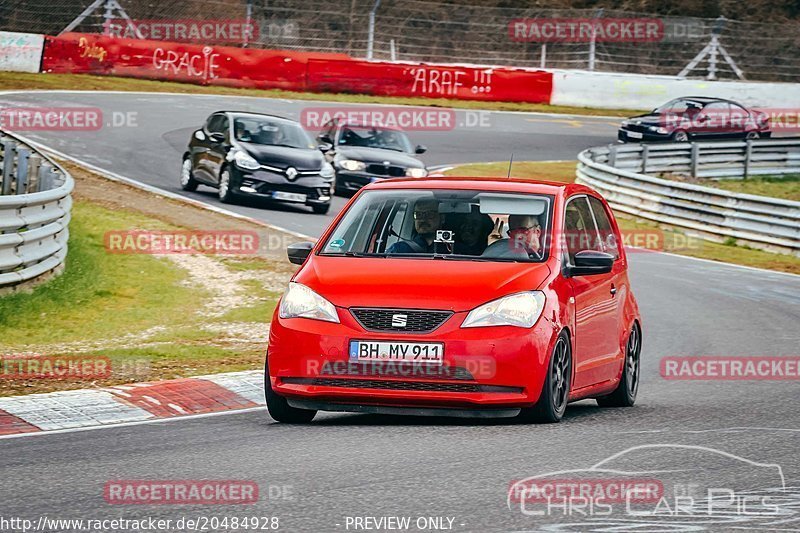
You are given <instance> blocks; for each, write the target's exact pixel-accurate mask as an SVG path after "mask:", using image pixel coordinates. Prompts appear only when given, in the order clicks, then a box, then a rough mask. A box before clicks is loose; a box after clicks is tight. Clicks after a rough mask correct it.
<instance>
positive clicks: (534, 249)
mask: <svg viewBox="0 0 800 533" xmlns="http://www.w3.org/2000/svg"><path fill="white" fill-rule="evenodd" d="M541 236H542V226H541V224H539V217H535V216H533V215H510V216H509V217H508V238H509V246H510V247H511V248H512V249H514V250H522V251H524V252H525V253H527V254H529V255H530V254H534V253H539V250H540V249H541V247H542V244H541V240H540V238H541Z"/></svg>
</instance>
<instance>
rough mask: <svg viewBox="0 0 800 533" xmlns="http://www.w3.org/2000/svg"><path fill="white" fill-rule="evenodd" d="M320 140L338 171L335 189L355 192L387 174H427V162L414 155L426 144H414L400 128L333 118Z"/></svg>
mask: <svg viewBox="0 0 800 533" xmlns="http://www.w3.org/2000/svg"><path fill="white" fill-rule="evenodd" d="M317 141H318V142H319V143H320V149H321V150H323V151H324V153H325V157H326V158H327V160H328V161H329V162H331V163H332V164H333V168H334V170H335V172H336V182H335V192H336V193H348V192H349V193H352V192H355V191H358V190H359V189H360V188H361V187H363V186H364V185H367V184H369V183H372V182H374V181H378V180H381V179H385V178H400V177H403V178H424V177H426V176H427V175H428V171H427V169H426V168H425V164H424V163H423V162H422V161H420V160H419V159H417V158H416V157H414V156H415V154H422V153H425V151H426V148H425V147H424V146H421V145H417V146H414V145H412V144H411V141H410V140H409V138H408V136H407V135H406V134H405V133H404V132H402V131H400V130H397V129H392V128H386V127H382V126H374V125H370V126H362V125H358V124H353V123H347V122H345V121H343V120H341V119H333V120H331V121H330V122H328V123H327V124H325V126H324V128H323V130H322V131H321V132H320V134H319V135H318V136H317Z"/></svg>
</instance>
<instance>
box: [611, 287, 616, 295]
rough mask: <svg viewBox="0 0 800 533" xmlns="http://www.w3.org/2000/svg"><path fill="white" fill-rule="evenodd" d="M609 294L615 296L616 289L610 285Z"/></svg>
mask: <svg viewBox="0 0 800 533" xmlns="http://www.w3.org/2000/svg"><path fill="white" fill-rule="evenodd" d="M610 292H611V296H614V295H615V294H617V288H616V287H615V286H613V285H612V286H611V291H610Z"/></svg>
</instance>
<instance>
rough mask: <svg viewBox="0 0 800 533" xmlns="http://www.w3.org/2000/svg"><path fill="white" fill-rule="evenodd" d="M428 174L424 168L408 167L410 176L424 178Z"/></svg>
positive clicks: (407, 174) (407, 170) (407, 173)
mask: <svg viewBox="0 0 800 533" xmlns="http://www.w3.org/2000/svg"><path fill="white" fill-rule="evenodd" d="M427 175H428V171H427V170H425V169H424V168H407V169H406V176H408V177H409V178H424V177H425V176H427Z"/></svg>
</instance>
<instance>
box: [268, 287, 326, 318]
mask: <svg viewBox="0 0 800 533" xmlns="http://www.w3.org/2000/svg"><path fill="white" fill-rule="evenodd" d="M278 314H279V316H280V317H281V318H311V319H314V320H324V321H326V322H335V323H337V324H338V323H339V315H338V314H337V313H336V308H335V307H334V306H333V304H332V303H330V302H329V301H328V300H326V299H325V298H323V297H322V296H320V295H319V294H317V293H316V292H314V291H312V290H311V289H309V288H308V287H306V286H305V285H301V284H300V283H289V287H288V288H287V289H286V292H285V293H283V298H281V306H280V310H279V311H278Z"/></svg>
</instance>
